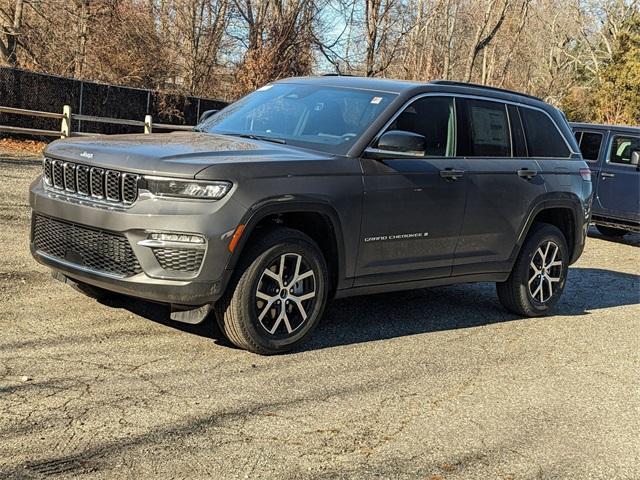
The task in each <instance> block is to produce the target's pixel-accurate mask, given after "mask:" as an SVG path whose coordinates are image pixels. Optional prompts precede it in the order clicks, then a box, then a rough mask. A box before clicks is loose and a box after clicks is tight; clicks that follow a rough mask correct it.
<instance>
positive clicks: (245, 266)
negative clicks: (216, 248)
mask: <svg viewBox="0 0 640 480" xmlns="http://www.w3.org/2000/svg"><path fill="white" fill-rule="evenodd" d="M243 256H244V258H245V260H244V261H243V262H242V264H240V265H239V266H238V269H237V271H236V274H235V276H234V279H233V280H232V283H231V284H230V286H229V289H228V291H227V294H226V295H225V296H224V297H223V298H222V299H221V300H220V301H219V302H218V303H217V304H216V314H217V315H216V316H217V319H218V324H219V325H220V329H221V330H222V331H223V332H224V334H225V335H226V336H227V338H228V339H229V340H230V341H231V342H232V343H234V344H235V345H236V346H238V347H240V348H243V349H245V350H249V351H251V352H255V353H259V354H265V355H267V354H274V353H281V352H285V351H287V350H291V349H292V348H294V347H296V346H297V345H299V344H300V343H301V342H303V341H304V340H305V339H306V338H307V336H308V335H309V333H310V332H311V331H312V330H313V328H314V327H315V326H316V324H317V323H318V321H319V320H320V317H321V316H322V313H323V311H324V306H325V303H326V298H327V291H328V288H327V287H328V285H327V282H328V278H329V277H328V273H327V265H326V262H325V259H324V257H323V255H322V252H321V251H320V249H319V248H318V246H317V245H316V243H315V242H314V241H313V240H312V239H311V238H309V237H308V236H306V235H304V234H303V233H301V232H299V231H297V230H292V229H288V228H278V229H276V230H271V231H267V232H265V233H264V235H262V236H261V237H260V238H259V240H258V241H257V242H256V243H254V244H253V245H252V246H251V247H249V250H248V251H247V254H246V255H243Z"/></svg>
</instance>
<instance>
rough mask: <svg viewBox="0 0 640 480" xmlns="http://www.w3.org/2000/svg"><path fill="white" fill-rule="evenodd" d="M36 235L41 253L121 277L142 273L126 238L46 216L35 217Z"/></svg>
mask: <svg viewBox="0 0 640 480" xmlns="http://www.w3.org/2000/svg"><path fill="white" fill-rule="evenodd" d="M32 235H33V245H34V247H35V249H36V250H37V251H39V252H42V253H45V254H47V255H49V256H51V257H55V258H58V259H60V260H64V261H67V262H70V263H73V264H74V265H78V266H81V267H85V268H89V269H91V270H95V271H98V272H105V273H108V274H111V275H117V276H120V277H130V276H132V275H135V274H137V273H140V272H142V268H141V267H140V264H139V263H138V259H137V258H136V256H135V254H134V253H133V250H132V249H131V245H130V244H129V241H128V240H127V239H126V237H125V236H124V235H121V234H118V233H113V232H107V231H104V230H99V229H97V228H90V227H85V226H82V225H78V224H75V223H71V222H65V221H61V220H56V219H53V218H49V217H45V216H44V215H34V217H33V234H32Z"/></svg>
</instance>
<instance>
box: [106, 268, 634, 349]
mask: <svg viewBox="0 0 640 480" xmlns="http://www.w3.org/2000/svg"><path fill="white" fill-rule="evenodd" d="M102 303H104V304H105V305H108V306H110V307H115V308H124V309H126V310H128V311H130V312H132V313H134V314H136V315H139V316H142V317H144V318H147V319H149V320H152V321H154V322H157V323H160V324H162V325H165V326H168V327H171V328H174V329H177V330H180V331H182V332H185V333H189V334H194V335H198V336H202V337H207V338H211V339H212V340H214V341H215V342H216V343H219V344H221V345H224V346H232V345H231V344H230V343H229V342H228V341H227V340H226V339H225V338H224V336H223V335H222V334H221V332H220V330H219V329H218V326H217V324H216V321H215V318H214V317H213V315H210V316H209V317H208V318H207V319H206V320H205V321H204V322H203V323H201V324H198V325H190V324H184V323H179V322H174V321H172V320H170V319H169V308H168V307H167V306H165V305H159V304H154V303H150V302H146V301H143V300H138V299H134V298H127V297H118V298H115V299H112V300H109V301H108V302H107V301H103V302H102ZM635 304H640V275H635V274H629V273H621V272H615V271H611V270H604V269H597V268H571V269H570V270H569V278H568V281H567V286H566V288H565V291H564V293H563V297H562V299H561V300H560V303H559V304H558V306H557V307H556V309H555V312H554V314H553V315H556V316H567V315H569V316H573V315H589V314H592V313H596V312H595V311H597V310H600V309H605V308H612V307H619V306H625V305H635ZM514 320H522V321H526V318H523V317H518V316H517V315H514V314H512V313H509V312H507V311H506V310H504V309H503V308H502V306H501V305H500V303H499V302H498V297H497V295H496V293H495V286H494V284H492V283H478V284H466V285H452V286H448V287H437V288H430V289H421V290H411V291H405V292H394V293H385V294H378V295H370V296H362V297H353V298H345V299H340V300H335V301H333V302H331V303H330V304H329V305H328V307H327V309H326V311H325V315H324V318H323V319H322V321H321V322H320V324H319V325H318V328H317V329H316V330H315V332H314V333H313V334H312V336H311V338H310V340H309V341H308V342H307V343H305V344H303V345H302V346H301V347H300V349H299V350H298V351H306V350H317V349H323V348H329V347H334V346H339V345H350V344H357V343H364V342H371V341H376V340H384V339H389V338H396V337H403V336H408V335H415V334H421V333H429V332H437V331H442V330H455V329H461V328H471V327H478V326H482V325H490V324H493V323H499V322H506V321H514Z"/></svg>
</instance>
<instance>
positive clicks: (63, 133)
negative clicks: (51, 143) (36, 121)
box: [60, 105, 71, 138]
mask: <svg viewBox="0 0 640 480" xmlns="http://www.w3.org/2000/svg"><path fill="white" fill-rule="evenodd" d="M70 136H71V106H70V105H65V106H63V107H62V124H61V125H60V138H66V137H70Z"/></svg>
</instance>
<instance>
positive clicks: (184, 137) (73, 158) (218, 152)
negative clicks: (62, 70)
mask: <svg viewBox="0 0 640 480" xmlns="http://www.w3.org/2000/svg"><path fill="white" fill-rule="evenodd" d="M44 154H45V156H48V157H49V156H50V157H52V158H57V159H60V160H67V161H70V162H75V163H81V164H84V165H91V166H99V167H102V168H109V169H113V170H121V171H125V172H132V173H141V174H146V175H173V176H177V177H184V178H193V177H195V176H196V175H197V173H198V172H200V171H201V170H203V169H205V168H207V167H209V166H211V165H215V164H219V163H229V162H233V163H244V162H255V161H257V160H260V161H267V160H278V161H286V160H304V159H307V158H308V159H315V158H326V157H327V155H323V154H322V153H320V152H318V153H314V152H310V151H308V150H303V149H300V148H296V147H292V146H288V145H279V144H274V143H270V142H265V141H259V140H251V139H245V138H238V137H232V136H228V135H214V134H208V133H200V132H174V133H156V134H151V135H143V134H134V135H108V136H107V135H101V136H95V137H82V138H70V139H65V140H57V141H55V142H53V143H51V144H50V145H49V146H48V147H47V149H46V150H45V153H44Z"/></svg>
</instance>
